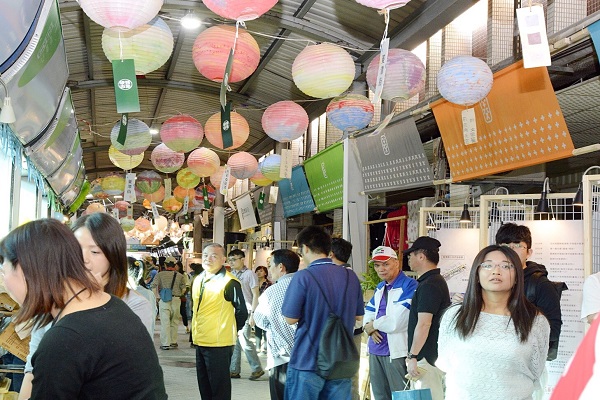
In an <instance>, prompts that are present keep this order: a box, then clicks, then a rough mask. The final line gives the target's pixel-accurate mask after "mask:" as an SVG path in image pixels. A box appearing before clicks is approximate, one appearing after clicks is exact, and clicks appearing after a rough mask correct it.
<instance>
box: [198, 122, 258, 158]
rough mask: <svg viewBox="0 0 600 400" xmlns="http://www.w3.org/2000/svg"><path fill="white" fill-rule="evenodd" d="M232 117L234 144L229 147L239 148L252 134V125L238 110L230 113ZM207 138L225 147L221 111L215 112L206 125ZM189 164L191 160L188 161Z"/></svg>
mask: <svg viewBox="0 0 600 400" xmlns="http://www.w3.org/2000/svg"><path fill="white" fill-rule="evenodd" d="M230 117H231V136H232V137H233V145H232V146H231V147H227V149H237V148H238V147H240V146H241V145H243V144H244V143H245V142H246V140H248V136H249V135H250V126H249V125H248V121H246V118H244V117H242V116H241V115H240V114H238V113H236V112H232V113H231V114H230ZM204 131H205V133H206V138H207V139H208V141H209V142H210V143H211V144H212V145H213V146H215V147H217V148H219V149H223V136H221V113H216V114H213V115H212V116H211V117H210V118H209V119H208V121H206V124H205V125H204ZM188 164H189V161H188Z"/></svg>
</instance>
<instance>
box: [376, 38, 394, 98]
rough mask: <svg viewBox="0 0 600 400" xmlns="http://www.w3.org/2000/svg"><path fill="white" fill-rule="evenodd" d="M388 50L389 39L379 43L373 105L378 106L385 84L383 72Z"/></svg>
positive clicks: (385, 67)
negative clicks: (379, 50)
mask: <svg viewBox="0 0 600 400" xmlns="http://www.w3.org/2000/svg"><path fill="white" fill-rule="evenodd" d="M389 48H390V38H387V37H386V38H385V39H383V40H382V41H381V52H380V53H379V69H378V70H377V85H376V86H375V97H374V98H373V104H379V101H380V100H381V92H383V85H384V83H385V72H386V70H387V60H388V51H389Z"/></svg>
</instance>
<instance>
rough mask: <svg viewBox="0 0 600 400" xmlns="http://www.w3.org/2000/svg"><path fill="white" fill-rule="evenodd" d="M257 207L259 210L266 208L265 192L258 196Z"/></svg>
mask: <svg viewBox="0 0 600 400" xmlns="http://www.w3.org/2000/svg"><path fill="white" fill-rule="evenodd" d="M256 207H257V208H258V209H259V210H262V209H263V208H265V192H260V194H259V195H258V204H257V205H256Z"/></svg>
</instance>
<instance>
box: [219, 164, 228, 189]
mask: <svg viewBox="0 0 600 400" xmlns="http://www.w3.org/2000/svg"><path fill="white" fill-rule="evenodd" d="M230 177H231V168H230V167H229V165H227V166H225V171H223V176H222V177H221V188H220V189H219V192H221V194H222V195H223V196H227V188H228V187H229V179H230Z"/></svg>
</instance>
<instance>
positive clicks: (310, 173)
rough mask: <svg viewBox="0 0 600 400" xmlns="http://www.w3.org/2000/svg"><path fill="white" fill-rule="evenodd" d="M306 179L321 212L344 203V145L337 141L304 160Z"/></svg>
mask: <svg viewBox="0 0 600 400" xmlns="http://www.w3.org/2000/svg"><path fill="white" fill-rule="evenodd" d="M304 170H305V171H306V179H307V180H308V185H309V186H310V192H311V193H312V196H313V198H314V199H315V204H316V206H317V210H319V212H323V211H329V210H333V209H334V208H340V207H341V206H342V205H343V190H342V188H343V187H342V184H343V181H344V146H343V143H337V144H334V145H333V146H329V147H328V148H326V149H325V150H323V151H321V152H319V153H317V154H316V155H315V156H313V157H311V158H309V159H308V160H306V161H305V162H304Z"/></svg>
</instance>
